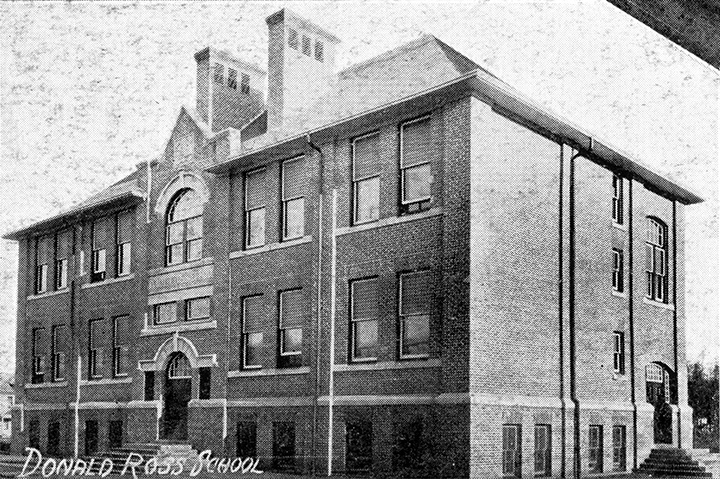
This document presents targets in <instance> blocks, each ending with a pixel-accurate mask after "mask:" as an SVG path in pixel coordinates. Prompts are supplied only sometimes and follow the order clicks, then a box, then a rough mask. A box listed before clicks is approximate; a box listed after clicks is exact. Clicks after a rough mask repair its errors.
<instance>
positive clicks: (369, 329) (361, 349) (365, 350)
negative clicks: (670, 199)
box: [353, 320, 378, 359]
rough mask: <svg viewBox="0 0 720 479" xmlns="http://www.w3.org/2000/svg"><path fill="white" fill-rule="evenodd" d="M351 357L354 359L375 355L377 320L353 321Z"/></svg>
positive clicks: (373, 356)
mask: <svg viewBox="0 0 720 479" xmlns="http://www.w3.org/2000/svg"><path fill="white" fill-rule="evenodd" d="M353 327H354V331H353V341H354V344H353V357H354V358H356V359H362V358H375V357H377V342H378V328H377V321H375V320H372V321H358V322H356V323H353Z"/></svg>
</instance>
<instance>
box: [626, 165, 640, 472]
mask: <svg viewBox="0 0 720 479" xmlns="http://www.w3.org/2000/svg"><path fill="white" fill-rule="evenodd" d="M633 232H634V230H633V180H632V179H630V180H629V181H628V245H629V246H628V250H629V251H628V252H629V255H628V263H629V264H628V305H629V308H630V311H629V314H628V323H629V324H628V329H629V331H628V332H629V333H630V402H631V403H632V407H633V470H635V469H637V467H638V460H637V452H638V417H637V403H636V397H635V309H634V305H633V299H634V281H635V276H634V274H633V272H634V270H635V264H634V257H635V255H634V249H635V245H634V243H633Z"/></svg>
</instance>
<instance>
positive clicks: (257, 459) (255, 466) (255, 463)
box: [250, 457, 263, 474]
mask: <svg viewBox="0 0 720 479" xmlns="http://www.w3.org/2000/svg"><path fill="white" fill-rule="evenodd" d="M259 464H260V458H259V457H258V458H255V459H254V463H253V466H252V469H251V470H250V472H252V473H253V474H263V471H258V469H257V467H258V465H259Z"/></svg>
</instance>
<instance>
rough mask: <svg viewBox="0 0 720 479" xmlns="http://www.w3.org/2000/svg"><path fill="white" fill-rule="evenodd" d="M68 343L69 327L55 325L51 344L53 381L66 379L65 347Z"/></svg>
mask: <svg viewBox="0 0 720 479" xmlns="http://www.w3.org/2000/svg"><path fill="white" fill-rule="evenodd" d="M67 344H68V338H67V328H66V327H65V325H64V324H61V325H57V326H53V328H52V339H51V344H50V349H51V352H50V354H51V358H52V380H53V381H62V380H63V379H65V348H66V347H67Z"/></svg>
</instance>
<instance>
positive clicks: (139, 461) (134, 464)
mask: <svg viewBox="0 0 720 479" xmlns="http://www.w3.org/2000/svg"><path fill="white" fill-rule="evenodd" d="M133 456H134V457H135V462H131V461H130V460H131V459H132V458H133ZM142 462H143V458H142V456H141V455H140V454H137V453H134V452H131V453H130V454H128V457H127V459H126V460H125V466H124V467H123V470H122V472H121V473H120V475H121V476H124V475H125V472H126V471H127V468H128V466H129V467H131V468H132V475H133V479H137V473H136V472H135V468H136V467H138V466H139V465H140V464H142Z"/></svg>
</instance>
